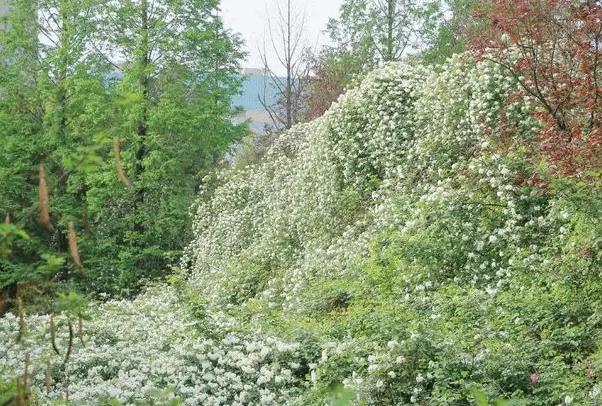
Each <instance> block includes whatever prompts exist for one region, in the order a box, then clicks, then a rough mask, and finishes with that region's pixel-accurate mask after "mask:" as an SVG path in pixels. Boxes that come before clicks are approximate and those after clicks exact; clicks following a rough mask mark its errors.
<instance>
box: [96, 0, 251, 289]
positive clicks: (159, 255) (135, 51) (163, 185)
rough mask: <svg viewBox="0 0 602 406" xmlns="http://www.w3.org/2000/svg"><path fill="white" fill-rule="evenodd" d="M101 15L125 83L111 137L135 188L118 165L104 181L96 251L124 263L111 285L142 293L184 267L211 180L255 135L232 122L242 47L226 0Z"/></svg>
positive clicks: (101, 40)
mask: <svg viewBox="0 0 602 406" xmlns="http://www.w3.org/2000/svg"><path fill="white" fill-rule="evenodd" d="M98 15H99V16H100V17H99V18H100V20H101V21H102V25H103V27H104V29H103V30H101V31H100V32H99V35H98V38H97V39H96V41H95V44H94V48H95V49H98V50H99V51H101V52H102V53H103V54H104V55H105V58H106V60H108V61H111V63H113V65H114V69H115V75H114V76H115V77H116V78H117V79H118V80H115V81H113V85H112V91H113V95H114V97H115V102H114V103H113V113H114V117H115V121H114V125H113V126H111V127H110V129H109V133H110V134H111V136H112V137H113V138H116V139H118V141H117V143H116V144H115V145H119V148H115V151H117V153H115V155H116V159H118V162H119V166H120V167H121V168H120V171H122V172H123V174H125V175H126V176H127V179H128V182H127V184H129V187H126V186H125V185H124V183H123V182H115V180H116V179H117V178H116V177H115V169H114V163H113V162H107V163H106V165H105V169H104V171H103V172H101V173H100V174H99V175H98V176H97V177H96V178H95V185H94V186H95V187H94V189H93V190H92V191H91V193H90V194H89V197H90V199H91V201H92V202H93V204H92V205H93V211H94V212H96V213H97V216H98V218H99V219H104V220H101V221H100V222H99V225H98V227H99V228H100V229H101V230H102V235H103V236H104V238H103V239H102V240H101V241H97V242H96V244H95V247H98V248H100V247H102V248H101V249H103V250H109V251H111V252H113V253H114V255H113V259H112V260H111V261H109V266H106V263H105V269H106V271H104V272H103V273H102V274H101V275H100V278H101V279H102V284H108V285H112V284H114V283H115V280H116V279H115V277H114V275H115V273H117V274H118V275H119V278H121V279H122V281H121V282H119V285H129V284H130V282H131V284H132V285H134V286H135V285H136V284H137V283H138V281H139V280H140V278H141V277H143V276H153V275H155V276H156V275H164V274H165V271H166V269H167V267H168V264H169V263H170V262H172V261H174V260H175V259H177V257H178V256H179V252H180V250H181V249H182V248H183V247H184V246H185V245H186V243H187V241H188V238H189V236H190V232H191V227H190V224H191V220H190V218H189V216H188V209H189V206H190V205H191V204H192V202H193V200H194V195H195V193H196V189H197V188H198V186H199V184H200V181H201V178H202V173H203V171H204V170H206V169H207V168H208V167H209V166H210V165H213V164H214V163H215V162H217V161H218V160H219V159H220V157H221V156H222V155H223V154H224V152H225V151H227V149H228V148H229V146H230V145H231V144H232V143H233V142H234V141H236V140H238V139H240V138H241V137H242V136H243V135H244V134H245V132H246V127H245V126H244V125H240V126H236V125H233V124H232V122H231V117H232V109H231V98H232V96H233V95H234V94H236V93H237V92H238V89H239V85H240V79H241V78H240V75H239V71H240V69H239V62H240V59H241V57H242V52H241V50H240V45H241V42H240V40H239V38H238V36H236V35H234V34H232V33H231V32H229V31H228V30H226V29H225V28H224V27H223V24H222V21H221V18H220V10H219V1H217V0H177V1H172V0H128V1H117V0H115V1H110V2H108V3H107V2H103V4H99V10H98ZM109 180H110V183H109ZM108 185H110V186H108ZM97 258H98V267H99V268H100V267H101V266H102V264H101V259H103V256H102V255H98V256H97Z"/></svg>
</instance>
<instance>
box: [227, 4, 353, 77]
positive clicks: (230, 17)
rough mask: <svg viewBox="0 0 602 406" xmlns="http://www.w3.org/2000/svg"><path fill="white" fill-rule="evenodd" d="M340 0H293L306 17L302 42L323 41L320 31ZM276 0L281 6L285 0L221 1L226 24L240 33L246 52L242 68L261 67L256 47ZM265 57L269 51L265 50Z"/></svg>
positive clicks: (334, 13) (273, 11) (336, 11)
mask: <svg viewBox="0 0 602 406" xmlns="http://www.w3.org/2000/svg"><path fill="white" fill-rule="evenodd" d="M341 1H342V0H293V4H294V7H295V9H297V10H299V11H301V12H304V13H305V16H306V19H305V21H306V25H305V30H304V31H305V32H304V37H305V42H306V43H307V44H308V45H310V46H311V47H312V48H315V47H318V46H319V45H322V44H324V43H326V41H327V38H326V37H325V35H324V34H323V33H322V31H323V30H324V29H325V28H326V24H327V23H328V20H329V19H330V18H332V17H336V16H337V15H338V10H339V6H340V5H341ZM277 2H281V6H282V7H285V0H222V15H223V18H224V23H225V25H226V27H228V28H230V29H232V30H233V31H235V32H238V33H240V34H242V37H243V39H244V40H245V48H246V51H247V52H248V53H249V56H248V57H247V60H246V61H245V62H244V63H243V67H245V68H261V67H262V63H261V57H260V52H259V49H260V48H262V47H263V42H264V37H265V33H266V32H267V30H268V24H267V16H268V15H271V16H272V17H273V18H272V19H273V20H274V19H275V15H276V14H275V13H276V10H277V8H276V7H277V4H278V3H277ZM267 53H268V58H269V59H273V55H271V56H270V50H269V49H268V52H267Z"/></svg>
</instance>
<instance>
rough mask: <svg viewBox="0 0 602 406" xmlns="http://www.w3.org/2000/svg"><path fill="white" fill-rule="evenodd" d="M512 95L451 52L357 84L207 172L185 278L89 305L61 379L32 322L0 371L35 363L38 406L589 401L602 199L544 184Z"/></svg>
mask: <svg viewBox="0 0 602 406" xmlns="http://www.w3.org/2000/svg"><path fill="white" fill-rule="evenodd" d="M517 90H518V87H517V85H516V83H515V81H514V79H512V78H511V77H508V76H506V75H505V74H504V73H503V71H502V70H501V68H500V67H499V66H496V65H493V64H489V63H475V62H474V61H473V60H471V59H470V58H468V57H466V56H457V57H454V58H453V59H451V60H450V61H449V62H448V63H447V64H446V65H445V66H443V67H441V68H438V69H436V70H434V71H433V70H427V69H426V68H424V67H419V66H411V65H389V66H387V67H385V68H383V69H381V70H378V71H375V72H373V73H372V74H370V75H369V77H368V78H366V79H365V80H364V81H363V82H362V83H361V84H360V85H359V86H357V88H355V89H352V90H350V91H349V92H348V93H347V94H346V95H345V96H343V97H342V98H341V100H340V101H339V102H338V103H336V104H335V105H334V106H333V107H332V108H331V109H330V111H328V112H327V113H326V114H325V116H323V117H322V118H320V119H318V120H316V121H313V122H311V123H308V124H303V125H300V126H297V127H295V128H293V129H292V130H290V131H289V132H287V133H285V134H283V135H282V136H281V137H280V138H278V139H277V140H276V141H275V143H274V145H273V146H272V147H271V149H270V151H269V152H268V153H267V155H266V156H265V157H264V158H263V159H262V161H261V162H257V163H253V164H249V165H246V166H244V167H242V168H240V167H237V168H235V169H227V170H224V171H221V172H219V173H216V174H215V175H214V176H212V177H209V178H207V179H205V182H204V188H203V190H202V192H201V196H200V198H199V201H198V204H197V206H196V207H195V210H196V213H197V214H196V220H195V223H194V231H195V236H196V237H195V239H194V241H193V242H192V243H191V244H190V246H189V248H188V250H187V253H186V255H185V257H184V258H183V260H182V268H183V270H184V271H185V274H186V275H187V277H186V281H185V282H180V283H178V284H177V285H176V286H174V287H170V288H166V289H167V290H166V291H165V292H163V293H159V292H158V291H150V292H149V293H147V294H146V295H144V296H142V297H140V298H138V299H137V300H135V301H134V302H119V303H109V304H106V305H103V306H102V307H101V308H100V309H97V310H95V311H94V317H92V321H90V322H88V323H87V324H88V326H87V337H86V339H87V341H88V342H87V344H86V346H85V347H83V346H77V345H75V346H74V352H73V354H72V356H71V360H70V361H69V362H68V363H66V365H65V366H62V364H61V362H62V357H60V356H57V355H56V354H54V355H53V352H52V348H51V347H50V346H49V345H48V344H47V341H45V340H44V338H43V336H44V334H46V335H48V333H47V332H46V330H47V317H46V316H35V317H32V318H30V319H29V320H27V322H28V325H30V324H31V325H32V326H34V327H32V328H31V331H30V334H29V336H27V339H26V340H25V342H21V343H16V342H15V340H16V337H17V335H18V334H17V330H18V327H17V325H18V322H17V320H15V319H13V318H5V319H3V320H2V321H1V322H0V339H1V342H8V343H10V344H9V345H7V346H6V347H5V348H2V349H0V374H2V373H4V374H5V376H6V377H11V376H16V375H18V374H19V373H21V372H22V367H20V365H23V362H24V357H25V355H24V354H27V353H28V352H30V353H31V355H30V357H31V363H32V365H37V366H39V365H50V369H51V372H52V374H51V375H52V378H53V379H52V382H51V384H50V390H49V395H44V394H43V393H44V392H45V390H44V370H45V369H44V368H45V367H42V368H41V369H40V368H39V367H38V368H37V369H36V371H37V372H35V373H34V374H32V377H31V379H32V381H33V383H34V385H35V386H36V387H37V388H38V393H39V396H42V397H46V396H49V397H51V398H52V397H54V398H57V397H60V396H64V393H65V391H66V388H67V387H68V389H69V393H70V396H71V398H72V399H74V400H76V399H77V400H79V401H82V402H84V401H87V402H94V401H97V400H98V399H100V398H103V397H104V398H114V399H117V400H119V401H121V402H126V403H135V402H138V403H144V402H149V401H150V400H153V401H155V402H159V403H161V399H164V398H165V399H166V398H168V397H173V396H178V397H179V398H180V399H182V400H183V401H184V402H185V403H186V404H207V405H210V404H215V405H231V404H241V405H243V404H244V405H246V404H253V405H259V404H261V405H263V404H266V405H267V404H277V405H284V404H297V405H314V404H315V405H323V404H325V403H326V404H329V402H331V401H332V402H335V401H337V400H336V399H337V398H338V401H339V402H343V403H342V404H347V403H349V404H368V405H405V404H422V405H467V404H472V403H474V402H475V401H476V400H477V399H481V401H484V400H482V399H483V398H484V399H486V398H489V399H490V400H491V401H494V400H496V399H499V400H500V401H502V400H504V399H508V400H510V399H512V401H513V402H515V404H525V405H550V404H580V405H582V404H596V402H600V401H602V399H601V398H600V391H601V389H602V386H600V384H599V381H598V376H599V374H600V373H601V372H602V368H601V366H600V363H599V361H600V360H599V356H598V355H597V354H598V351H599V350H598V348H599V343H600V339H601V333H602V294H601V293H602V281H601V280H600V264H601V261H602V255H601V253H600V248H601V247H602V224H601V221H600V218H601V214H602V203H600V202H601V201H602V199H601V196H602V194H601V192H600V186H599V184H596V183H595V182H591V181H588V182H585V181H582V182H580V181H577V180H562V179H558V178H555V177H552V176H551V175H548V171H547V169H546V167H545V166H544V165H543V164H542V162H543V160H542V159H540V157H539V156H538V155H537V153H536V152H535V151H536V149H534V148H531V146H532V145H533V143H534V142H536V135H537V132H538V130H539V123H537V122H535V121H534V120H533V119H532V118H531V117H533V115H532V114H530V113H531V109H535V108H537V107H536V105H534V104H533V103H532V102H531V101H530V100H529V98H528V97H517ZM510 96H512V97H511V98H510ZM508 100H512V102H511V103H510V102H508ZM509 126H512V128H514V129H516V131H514V132H512V133H511V134H509V133H508V132H507V131H505V129H507V128H508V127H509ZM62 331H63V333H61V334H65V333H64V329H63V330H62ZM47 339H48V337H46V340H47ZM61 339H62V340H63V341H64V340H65V338H64V337H63V338H61ZM44 343H46V344H44ZM2 367H4V368H2ZM20 371H21V372H20ZM166 391H167V392H166ZM345 402H347V403H345ZM481 404H486V403H481Z"/></svg>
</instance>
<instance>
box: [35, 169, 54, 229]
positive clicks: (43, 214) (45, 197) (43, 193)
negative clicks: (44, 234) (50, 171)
mask: <svg viewBox="0 0 602 406" xmlns="http://www.w3.org/2000/svg"><path fill="white" fill-rule="evenodd" d="M39 182H40V184H39V188H38V205H39V206H40V224H41V225H42V226H43V227H44V228H45V229H46V230H48V231H52V230H53V228H54V227H53V226H52V221H51V220H50V203H49V202H50V197H49V192H48V183H46V171H45V170H44V164H40V181H39Z"/></svg>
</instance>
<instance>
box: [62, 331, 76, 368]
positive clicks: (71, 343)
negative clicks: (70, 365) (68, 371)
mask: <svg viewBox="0 0 602 406" xmlns="http://www.w3.org/2000/svg"><path fill="white" fill-rule="evenodd" d="M73 335H74V334H73V323H71V320H69V341H68V342H67V352H66V353H65V359H64V360H63V368H64V367H65V366H66V365H67V362H69V357H70V356H71V350H72V349H73Z"/></svg>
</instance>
